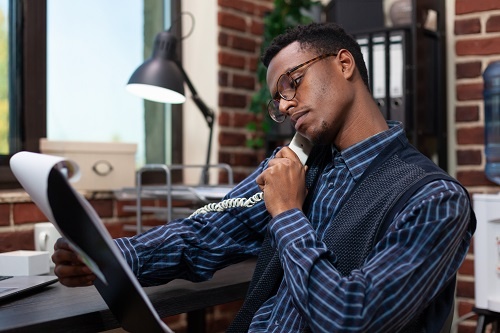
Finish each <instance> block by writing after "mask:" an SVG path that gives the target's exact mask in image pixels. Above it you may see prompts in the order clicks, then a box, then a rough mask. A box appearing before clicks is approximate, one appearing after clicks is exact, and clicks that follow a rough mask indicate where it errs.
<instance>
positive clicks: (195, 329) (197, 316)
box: [187, 309, 206, 333]
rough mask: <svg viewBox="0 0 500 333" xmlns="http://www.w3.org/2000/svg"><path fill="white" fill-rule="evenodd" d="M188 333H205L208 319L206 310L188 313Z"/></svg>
mask: <svg viewBox="0 0 500 333" xmlns="http://www.w3.org/2000/svg"><path fill="white" fill-rule="evenodd" d="M187 326H188V327H187V333H205V332H206V319H205V309H201V310H195V311H191V312H188V313H187Z"/></svg>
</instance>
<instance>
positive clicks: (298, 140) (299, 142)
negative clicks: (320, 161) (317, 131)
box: [288, 132, 313, 165]
mask: <svg viewBox="0 0 500 333" xmlns="http://www.w3.org/2000/svg"><path fill="white" fill-rule="evenodd" d="M312 147H313V145H312V143H311V141H309V140H307V139H306V138H304V137H303V136H302V135H300V134H299V133H298V132H297V133H295V135H294V137H293V138H292V141H290V145H289V146H288V148H290V149H291V150H292V151H293V152H294V153H295V154H296V155H297V156H298V158H299V160H300V162H301V163H302V165H306V161H307V158H308V157H309V154H310V153H311V150H312Z"/></svg>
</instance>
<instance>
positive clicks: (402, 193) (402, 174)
mask: <svg viewBox="0 0 500 333" xmlns="http://www.w3.org/2000/svg"><path fill="white" fill-rule="evenodd" d="M329 160H330V161H331V148H330V147H315V148H314V149H313V151H312V152H311V155H310V158H309V160H308V165H309V171H308V176H307V177H306V183H308V188H311V186H314V184H315V182H316V181H317V178H318V175H319V174H320V173H321V172H322V170H323V168H324V166H325V164H326V163H327V162H328V161H329ZM437 179H446V180H450V181H454V182H456V180H454V179H453V178H451V177H450V176H448V175H447V174H446V173H445V172H444V171H442V170H441V169H439V168H438V167H437V166H436V165H435V164H434V163H433V162H432V161H430V160H429V159H427V158H426V157H425V156H423V155H422V154H421V153H420V152H418V151H417V150H416V149H415V148H414V147H413V146H411V145H410V144H409V143H408V140H407V139H406V137H405V136H404V135H400V136H399V137H397V138H396V139H395V140H393V141H392V142H391V143H390V144H389V145H388V146H387V147H386V148H385V149H384V150H383V151H382V152H381V153H380V154H379V155H378V156H377V157H376V158H375V159H374V160H373V161H372V163H371V164H370V165H369V167H368V168H367V170H366V171H365V172H364V173H363V175H362V177H361V179H360V180H359V181H358V182H357V183H356V185H355V187H354V189H353V190H351V191H350V193H348V195H347V196H348V197H347V199H346V201H345V202H346V203H345V205H343V207H342V208H341V209H340V210H339V212H338V214H337V215H336V216H335V218H333V220H331V221H330V222H329V227H328V230H327V232H326V234H325V237H324V239H323V241H324V242H325V244H326V245H327V246H328V248H329V249H331V250H332V251H333V253H335V255H336V258H337V262H336V263H335V266H336V268H337V269H338V271H339V272H340V273H341V274H342V275H343V276H347V275H349V274H350V272H351V271H353V270H354V269H357V268H360V267H361V266H362V265H363V263H364V261H365V259H366V257H367V256H368V254H369V253H370V251H371V250H372V249H373V247H374V245H375V244H376V243H377V242H378V241H379V240H380V239H381V238H382V237H383V236H384V234H385V232H386V231H387V229H388V228H389V225H390V224H391V222H392V221H393V218H394V216H395V215H396V214H397V213H398V212H399V211H400V210H401V209H402V208H403V206H404V204H405V203H406V202H407V200H408V199H409V198H410V197H411V196H412V195H413V194H414V193H415V192H416V191H417V190H418V189H420V188H421V187H422V186H424V185H425V184H428V183H429V182H430V181H433V180H437ZM310 192H312V190H310ZM308 199H309V200H310V198H307V199H306V202H305V204H304V212H305V213H306V215H307V211H308V207H309V205H310V202H309V201H308ZM325 222H327V223H328V221H325ZM282 276H283V270H282V268H281V264H280V261H279V257H278V254H277V252H276V251H275V249H273V248H271V246H270V244H269V237H267V236H266V238H265V240H264V243H263V246H262V250H261V252H260V254H259V259H258V262H257V267H256V269H255V272H254V275H253V278H252V281H251V284H250V287H249V291H248V294H247V296H246V298H245V302H244V304H243V306H242V308H241V309H240V311H239V312H238V314H237V316H236V318H235V320H234V321H233V323H232V324H231V326H230V328H229V329H228V330H227V332H246V331H247V330H248V328H249V325H250V322H251V320H252V318H253V316H254V314H255V313H256V311H257V310H258V309H259V308H260V306H261V305H262V304H263V303H264V302H265V301H266V300H267V299H268V298H269V297H271V296H272V295H273V294H274V293H276V290H277V288H278V286H279V284H280V283H281V280H282ZM454 288H455V279H452V281H450V282H449V283H448V286H447V287H446V288H445V289H444V290H443V291H441V293H440V294H439V295H438V297H436V298H435V299H434V300H433V301H432V303H431V304H430V305H429V306H428V307H427V309H426V310H425V311H424V312H423V313H420V314H415V317H414V320H413V322H412V323H410V324H409V325H408V326H407V327H406V328H405V329H403V330H401V332H408V333H409V332H426V333H431V332H440V331H441V328H442V327H443V325H444V324H445V322H446V319H447V318H448V315H449V313H450V311H451V309H452V306H453V301H454ZM305 331H306V332H307V331H308V330H305Z"/></svg>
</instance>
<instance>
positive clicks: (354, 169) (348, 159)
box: [332, 120, 403, 181]
mask: <svg viewBox="0 0 500 333" xmlns="http://www.w3.org/2000/svg"><path fill="white" fill-rule="evenodd" d="M387 125H388V126H389V129H388V130H386V131H383V132H380V133H377V134H375V135H373V136H371V137H369V138H367V139H365V140H363V141H360V142H358V143H356V144H355V145H352V146H350V147H348V148H346V149H344V150H343V151H341V152H339V151H338V150H337V149H336V148H335V147H334V146H332V147H333V148H332V149H333V150H332V152H333V153H332V156H333V159H334V164H336V163H342V161H343V163H345V165H346V166H347V169H348V170H349V172H350V173H351V175H352V177H353V178H354V180H355V181H357V180H358V179H359V177H361V175H362V174H363V172H365V170H366V168H367V167H368V165H370V163H371V162H372V161H373V159H374V158H375V157H376V156H377V155H378V154H379V153H380V152H381V151H382V150H383V149H384V148H385V147H386V146H387V145H388V144H389V143H390V142H392V141H393V140H394V139H395V138H396V137H397V136H399V135H400V134H401V133H403V125H402V123H401V122H399V121H392V120H389V121H387Z"/></svg>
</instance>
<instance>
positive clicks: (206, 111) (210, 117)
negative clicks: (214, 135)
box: [174, 60, 215, 129]
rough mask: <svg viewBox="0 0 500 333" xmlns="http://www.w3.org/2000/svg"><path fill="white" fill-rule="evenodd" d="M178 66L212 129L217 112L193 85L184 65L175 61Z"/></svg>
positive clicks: (194, 99)
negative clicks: (207, 103) (206, 102)
mask: <svg viewBox="0 0 500 333" xmlns="http://www.w3.org/2000/svg"><path fill="white" fill-rule="evenodd" d="M174 62H175V64H176V65H177V67H179V70H180V71H181V73H182V76H183V77H184V81H185V82H186V84H187V86H188V88H189V90H190V91H191V94H192V99H193V101H194V103H195V104H196V106H197V107H198V109H200V111H201V113H203V116H204V117H205V120H206V122H207V124H208V127H209V128H210V129H212V127H213V124H214V121H215V113H214V112H213V110H212V109H210V108H209V107H208V106H207V105H206V104H205V102H203V100H202V99H201V97H200V96H199V95H198V92H197V91H196V89H195V88H194V86H193V83H191V80H190V79H189V76H188V75H187V73H186V71H185V70H184V68H183V67H182V65H181V64H180V62H179V61H177V60H176V61H174Z"/></svg>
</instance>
